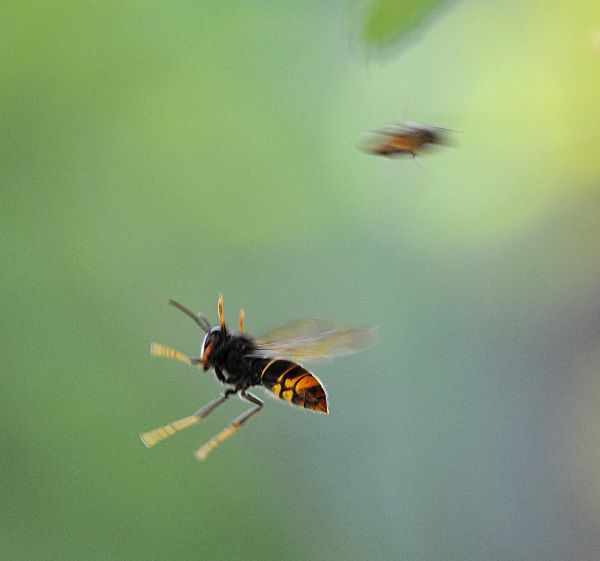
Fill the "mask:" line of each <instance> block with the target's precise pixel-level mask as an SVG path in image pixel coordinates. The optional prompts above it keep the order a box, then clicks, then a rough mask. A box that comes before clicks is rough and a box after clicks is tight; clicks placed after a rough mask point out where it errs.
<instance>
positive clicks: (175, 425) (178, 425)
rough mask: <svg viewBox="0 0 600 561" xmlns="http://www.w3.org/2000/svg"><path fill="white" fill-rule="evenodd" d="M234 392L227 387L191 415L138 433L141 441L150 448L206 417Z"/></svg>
mask: <svg viewBox="0 0 600 561" xmlns="http://www.w3.org/2000/svg"><path fill="white" fill-rule="evenodd" d="M236 392H237V390H233V389H229V390H227V391H226V392H225V393H223V395H221V396H219V397H218V398H217V399H215V400H214V401H211V402H210V403H208V404H207V405H205V406H204V407H202V409H199V410H198V411H196V412H195V413H194V414H193V415H191V416H189V417H185V418H184V419H179V420H178V421H174V422H172V423H169V424H168V425H165V426H163V427H160V428H157V429H154V430H151V431H150V432H145V433H143V434H140V438H141V439H142V442H143V443H144V444H145V445H146V446H148V448H150V447H152V446H154V445H155V444H158V443H159V442H162V441H163V440H164V439H165V438H168V437H169V436H172V435H174V434H175V433H176V432H179V431H180V430H183V429H187V428H188V427H191V426H193V425H196V424H198V423H199V422H200V421H202V420H203V419H206V417H208V416H209V415H210V414H211V413H212V412H213V411H214V410H215V409H216V408H217V407H218V406H219V405H221V403H223V402H224V401H225V400H226V399H227V398H228V397H229V396H230V395H232V394H234V393H236Z"/></svg>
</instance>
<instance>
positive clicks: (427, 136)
mask: <svg viewBox="0 0 600 561" xmlns="http://www.w3.org/2000/svg"><path fill="white" fill-rule="evenodd" d="M449 131H450V129H444V128H441V127H434V126H431V125H421V124H418V123H404V124H402V125H394V126H389V127H386V128H384V129H381V130H379V131H376V132H374V133H372V134H371V135H370V136H369V138H368V139H367V140H364V141H362V142H361V144H360V146H361V148H362V149H363V150H364V151H365V152H369V153H371V154H377V155H380V156H396V155H403V154H404V155H410V156H413V157H415V156H416V155H417V154H420V153H421V152H424V151H425V150H426V149H427V148H429V147H431V146H433V145H437V146H447V145H449V135H448V132H449Z"/></svg>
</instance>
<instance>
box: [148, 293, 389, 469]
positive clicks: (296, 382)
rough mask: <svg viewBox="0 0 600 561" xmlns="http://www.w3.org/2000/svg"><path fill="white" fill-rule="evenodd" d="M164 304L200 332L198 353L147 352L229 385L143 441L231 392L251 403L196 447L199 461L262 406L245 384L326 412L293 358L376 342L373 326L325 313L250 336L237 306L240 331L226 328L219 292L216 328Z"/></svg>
mask: <svg viewBox="0 0 600 561" xmlns="http://www.w3.org/2000/svg"><path fill="white" fill-rule="evenodd" d="M169 304H171V305H172V306H175V307H176V308H177V309H179V310H181V311H182V312H183V313H184V314H187V315H188V316H190V317H191V318H192V319H193V320H194V321H195V322H196V323H197V324H198V325H199V326H200V328H201V329H202V330H203V331H204V332H206V336H205V337H204V341H203V342H202V347H201V348H200V358H189V357H187V356H186V355H184V354H183V353H181V352H179V351H176V350H175V349H171V348H169V347H165V346H164V345H160V344H159V343H152V345H151V347H150V354H151V355H153V356H159V357H166V358H173V359H175V360H179V361H180V362H183V363H185V364H188V365H197V366H200V367H201V368H202V369H203V370H209V369H211V368H212V369H214V371H215V374H216V376H217V378H218V379H219V381H220V382H221V383H222V384H226V385H229V386H232V387H231V388H229V389H227V390H225V392H224V393H223V394H222V395H221V396H220V397H218V398H217V399H215V400H214V401H211V402H210V403H208V404H207V405H205V406H204V407H202V408H201V409H199V410H198V411H196V413H194V414H193V415H192V416H190V417H186V418H184V419H180V420H179V421H175V422H173V423H169V424H168V425H165V426H164V427H160V428H158V429H155V430H153V431H150V432H146V433H144V434H141V435H140V437H141V439H142V441H143V442H144V444H145V445H146V446H148V447H150V446H154V445H155V444H157V443H158V442H160V441H162V440H164V439H165V438H167V437H169V436H171V435H173V434H175V433H176V432H178V431H180V430H182V429H185V428H187V427H190V426H192V425H195V424H197V423H199V422H200V421H202V420H203V419H206V417H208V415H209V414H210V413H212V412H213V411H214V410H215V409H216V408H217V407H218V406H219V405H221V404H222V403H223V402H225V401H226V400H227V398H229V397H230V396H232V395H235V394H239V396H240V397H241V398H242V399H245V400H246V401H249V402H250V403H252V404H253V405H254V407H252V408H251V409H249V410H248V411H246V412H245V413H243V414H242V415H240V416H239V417H238V418H237V419H235V420H234V421H233V422H232V423H231V424H230V425H229V426H228V427H227V428H226V429H225V430H223V431H222V432H220V433H219V434H218V435H217V436H215V437H214V438H213V439H212V440H210V441H208V442H207V443H206V444H204V445H203V446H202V447H201V448H199V449H198V451H197V452H196V458H197V459H198V460H204V458H206V456H207V455H208V454H209V453H210V452H211V451H212V450H214V449H215V448H216V447H217V446H218V444H219V443H220V442H223V441H224V440H225V439H227V438H229V437H230V436H232V435H233V434H234V433H235V432H236V431H238V430H239V429H240V428H241V427H242V425H243V424H244V423H245V422H246V421H247V420H248V419H250V417H252V416H254V415H256V414H257V413H258V412H259V411H260V410H261V409H262V407H263V402H262V401H261V400H260V399H258V398H257V397H256V396H254V395H253V394H251V393H250V392H249V391H248V388H250V387H252V386H263V387H265V388H267V389H268V390H270V391H271V392H273V393H274V394H275V395H276V396H277V397H279V398H280V399H283V400H285V401H288V402H289V403H292V404H294V405H299V406H300V407H304V408H306V409H312V410H313V411H319V412H321V413H328V410H327V395H326V393H325V389H324V388H323V385H322V384H321V382H320V381H319V380H318V379H317V377H316V376H314V375H313V374H311V373H310V372H309V371H308V370H306V369H305V368H304V367H302V366H300V364H298V362H296V361H300V360H313V361H315V360H329V359H331V358H333V357H337V356H343V355H348V354H352V353H356V352H359V351H362V350H364V349H368V348H369V347H371V346H373V345H374V344H375V343H376V342H377V328H376V327H344V328H338V329H335V328H333V327H332V325H331V322H330V321H329V320H326V319H325V318H308V319H302V320H299V321H296V322H293V323H291V324H289V325H287V326H285V327H282V328H281V329H278V330H276V331H273V332H271V333H270V334H268V335H265V336H264V337H261V338H260V339H253V338H252V337H250V336H249V335H246V334H245V333H244V312H243V311H240V332H239V333H232V332H229V331H228V330H227V328H226V327H225V319H224V317H223V297H222V296H221V295H220V294H219V303H218V310H219V318H220V321H221V324H220V325H219V326H216V327H211V326H210V323H209V322H208V319H207V318H206V316H204V315H203V314H198V315H195V314H194V313H193V312H192V311H190V310H189V309H187V308H186V307H184V306H182V305H181V304H179V303H177V302H175V301H174V300H170V301H169Z"/></svg>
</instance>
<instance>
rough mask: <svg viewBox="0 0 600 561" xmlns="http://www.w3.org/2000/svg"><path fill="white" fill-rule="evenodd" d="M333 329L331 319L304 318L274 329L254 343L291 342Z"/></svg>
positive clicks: (333, 324)
mask: <svg viewBox="0 0 600 561" xmlns="http://www.w3.org/2000/svg"><path fill="white" fill-rule="evenodd" d="M334 328H335V322H334V321H333V320H332V319H331V318H327V317H312V318H304V319H299V320H296V321H293V322H291V323H288V324H287V325H284V326H283V327H280V328H279V329H275V330H274V331H271V332H269V333H267V334H266V335H263V336H262V337H259V338H258V339H257V340H256V342H257V343H258V344H259V345H260V344H266V343H277V342H278V341H291V340H293V339H299V338H301V337H305V336H307V335H311V334H313V335H315V334H317V333H325V332H328V331H333V330H334Z"/></svg>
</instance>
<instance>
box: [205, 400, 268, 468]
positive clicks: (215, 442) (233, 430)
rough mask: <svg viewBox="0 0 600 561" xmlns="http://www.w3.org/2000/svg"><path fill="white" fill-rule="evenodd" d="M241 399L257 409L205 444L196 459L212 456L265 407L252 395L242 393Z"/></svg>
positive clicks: (247, 412)
mask: <svg viewBox="0 0 600 561" xmlns="http://www.w3.org/2000/svg"><path fill="white" fill-rule="evenodd" d="M240 397H242V398H243V399H245V400H246V401H249V402H250V403H254V404H255V405H256V407H253V408H252V409H249V410H248V411H246V412H245V413H243V414H242V415H240V416H239V417H238V418H237V419H235V421H233V422H232V423H231V425H229V426H228V427H227V428H226V429H225V430H224V431H222V432H220V433H219V434H217V436H215V437H214V438H213V439H211V440H209V441H208V442H207V443H206V444H204V445H203V446H202V447H201V448H200V449H199V450H198V451H197V452H196V454H195V455H196V458H197V459H198V460H200V461H202V460H204V459H205V458H206V456H208V454H210V453H211V452H212V451H213V450H214V449H215V448H216V447H217V446H218V445H219V444H220V443H221V442H223V441H224V440H227V439H228V438H229V437H230V436H232V435H233V434H235V433H236V432H237V431H238V430H239V429H240V428H242V425H243V424H244V423H245V422H246V421H247V420H248V419H249V418H250V417H253V416H254V415H256V414H257V413H258V412H259V411H260V410H261V409H262V407H263V405H264V403H263V402H262V401H261V400H260V399H258V397H256V396H254V395H252V394H251V393H246V392H245V391H242V392H241V393H240Z"/></svg>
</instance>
